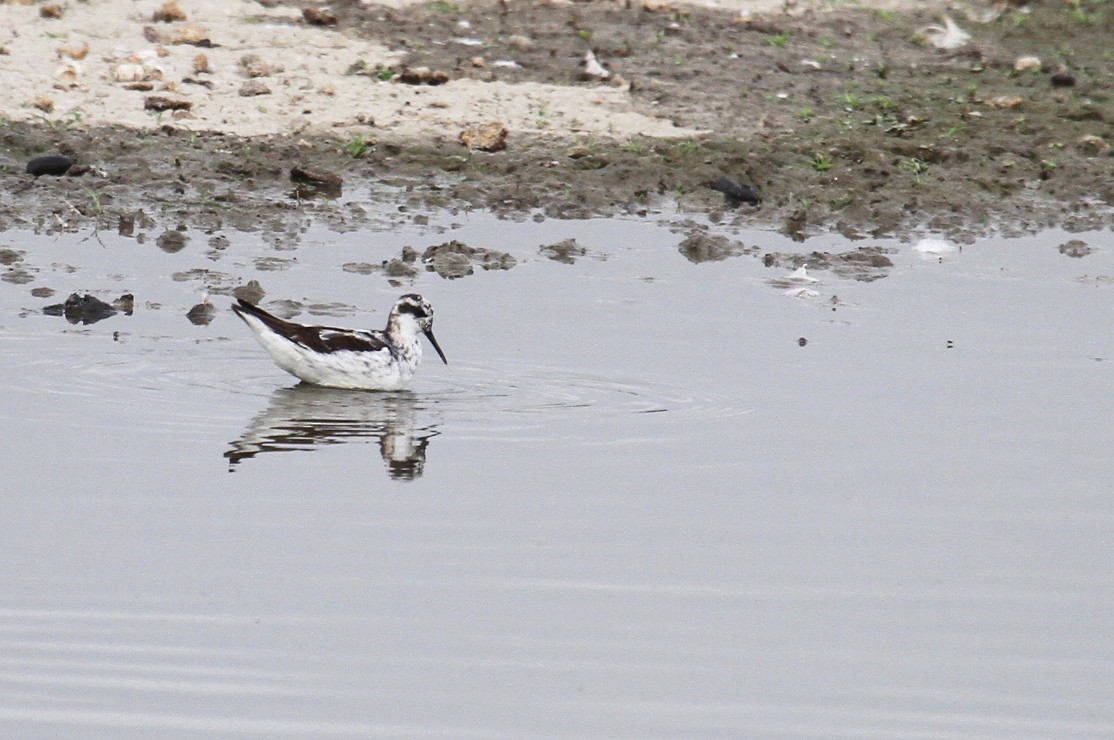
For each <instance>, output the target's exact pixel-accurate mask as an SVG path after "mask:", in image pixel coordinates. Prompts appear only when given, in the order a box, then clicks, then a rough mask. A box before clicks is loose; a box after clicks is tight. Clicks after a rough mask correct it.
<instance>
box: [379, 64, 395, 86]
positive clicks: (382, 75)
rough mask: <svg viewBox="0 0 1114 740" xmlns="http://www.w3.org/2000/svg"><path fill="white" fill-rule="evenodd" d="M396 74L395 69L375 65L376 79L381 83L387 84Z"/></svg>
mask: <svg viewBox="0 0 1114 740" xmlns="http://www.w3.org/2000/svg"><path fill="white" fill-rule="evenodd" d="M395 74H396V72H395V68H394V67H384V66H383V65H382V64H376V65H375V79H377V80H379V81H380V82H387V81H389V80H390V79H391V78H392V77H394V76H395Z"/></svg>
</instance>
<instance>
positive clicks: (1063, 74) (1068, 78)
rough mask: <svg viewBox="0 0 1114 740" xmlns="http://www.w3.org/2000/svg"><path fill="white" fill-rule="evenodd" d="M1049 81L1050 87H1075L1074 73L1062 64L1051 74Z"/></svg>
mask: <svg viewBox="0 0 1114 740" xmlns="http://www.w3.org/2000/svg"><path fill="white" fill-rule="evenodd" d="M1049 81H1050V82H1051V83H1052V87H1075V75H1073V74H1072V73H1071V71H1070V70H1069V69H1068V68H1067V67H1065V66H1063V65H1060V68H1059V69H1057V70H1056V71H1055V72H1054V73H1053V74H1052V77H1051V78H1049Z"/></svg>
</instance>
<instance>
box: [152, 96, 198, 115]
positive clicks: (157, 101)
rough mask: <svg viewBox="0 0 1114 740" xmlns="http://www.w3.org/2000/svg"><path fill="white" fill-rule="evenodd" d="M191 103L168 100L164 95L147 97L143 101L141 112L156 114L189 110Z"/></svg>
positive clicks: (174, 99) (191, 106) (176, 99)
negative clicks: (146, 111) (151, 111)
mask: <svg viewBox="0 0 1114 740" xmlns="http://www.w3.org/2000/svg"><path fill="white" fill-rule="evenodd" d="M190 108H193V103H191V102H190V101H188V100H180V99H178V98H168V97H166V96H165V95H148V96H147V97H146V98H144V99H143V110H153V111H155V112H156V113H157V112H161V111H167V110H189V109H190Z"/></svg>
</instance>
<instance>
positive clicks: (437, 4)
mask: <svg viewBox="0 0 1114 740" xmlns="http://www.w3.org/2000/svg"><path fill="white" fill-rule="evenodd" d="M426 7H427V8H429V9H430V10H433V11H436V12H438V13H456V12H458V11H459V10H460V8H459V7H457V6H456V5H455V4H454V3H450V2H447V0H432V2H430V3H429V4H428V5H426Z"/></svg>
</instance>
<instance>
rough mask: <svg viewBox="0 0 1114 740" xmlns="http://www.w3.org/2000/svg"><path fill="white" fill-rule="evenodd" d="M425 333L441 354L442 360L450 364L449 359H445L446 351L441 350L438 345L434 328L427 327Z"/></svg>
mask: <svg viewBox="0 0 1114 740" xmlns="http://www.w3.org/2000/svg"><path fill="white" fill-rule="evenodd" d="M425 335H426V338H427V339H428V340H429V343H430V344H432V345H433V348H434V349H435V350H437V354H438V355H440V357H441V362H443V363H445V364H446V365H448V364H449V361H448V360H446V359H445V353H444V352H442V351H441V347H439V346H438V344H437V340H436V339H434V338H433V330H432V329H426V331H425Z"/></svg>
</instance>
